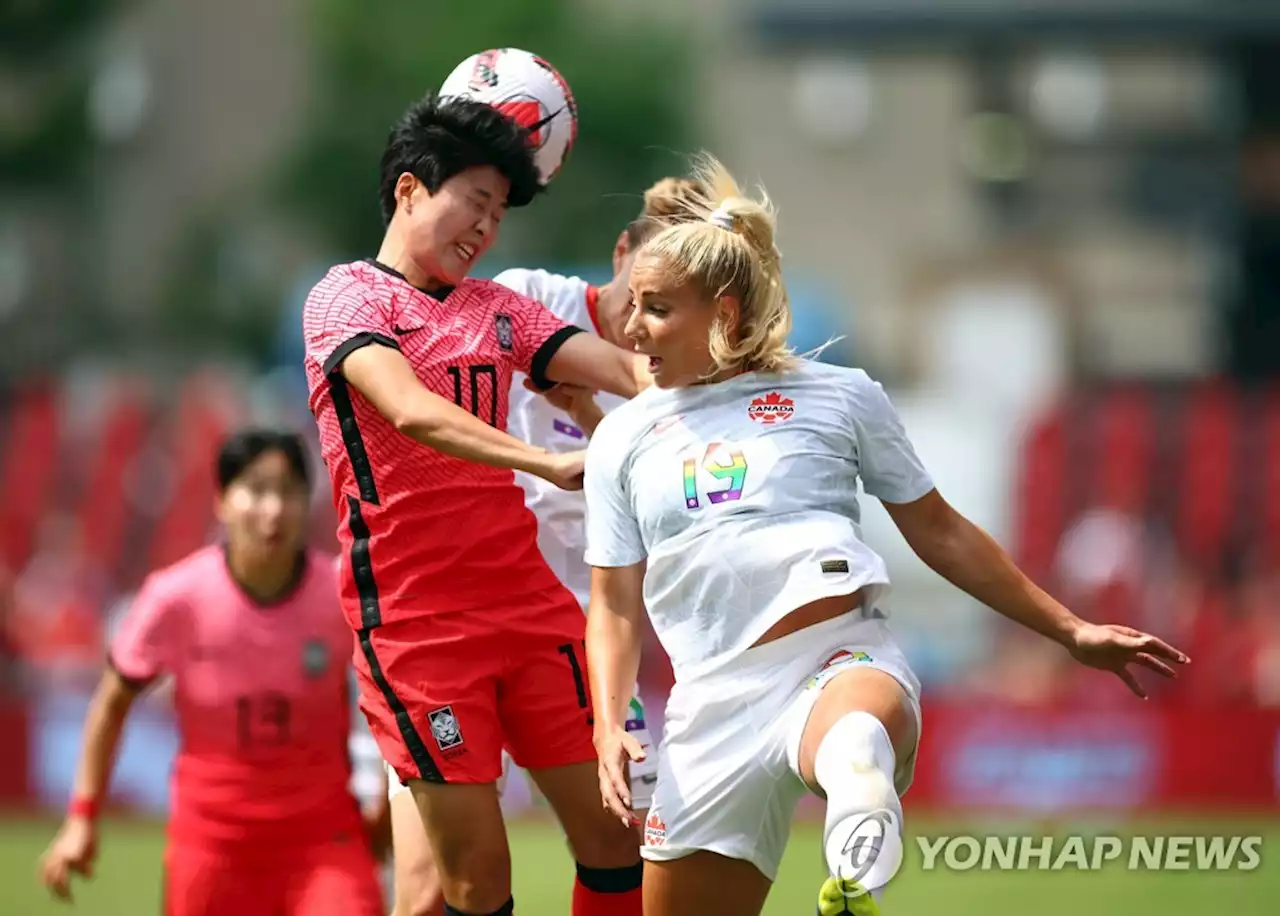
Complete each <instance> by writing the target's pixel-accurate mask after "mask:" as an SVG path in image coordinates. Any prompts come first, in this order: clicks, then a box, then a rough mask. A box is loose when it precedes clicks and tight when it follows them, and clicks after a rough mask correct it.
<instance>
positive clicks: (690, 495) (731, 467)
mask: <svg viewBox="0 0 1280 916" xmlns="http://www.w3.org/2000/svg"><path fill="white" fill-rule="evenodd" d="M722 448H723V443H720V442H712V443H711V444H710V445H708V446H707V449H706V451H705V452H703V455H702V460H701V462H699V460H698V459H696V458H687V459H685V462H684V505H685V508H686V509H698V508H701V506H702V503H701V501H700V500H699V499H698V465H699V463H701V465H702V467H703V469H704V470H705V471H707V473H709V474H710V475H711V476H712V477H714V478H715V479H716V480H722V481H727V482H728V486H727V487H726V488H724V489H722V490H709V491H707V493H706V496H707V499H709V500H711V504H712V505H713V506H714V505H719V504H720V503H725V502H731V501H733V500H736V499H742V488H743V487H744V486H745V485H746V482H747V459H746V458H745V457H744V456H743V454H742V452H741V451H739V450H737V449H729V450H728V451H726V452H721V449H722ZM717 453H720V454H717Z"/></svg>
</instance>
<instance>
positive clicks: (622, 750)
mask: <svg viewBox="0 0 1280 916" xmlns="http://www.w3.org/2000/svg"><path fill="white" fill-rule="evenodd" d="M595 745H596V756H597V758H598V760H599V764H598V767H597V769H598V772H599V775H600V799H601V801H603V802H604V806H605V808H606V809H607V810H608V811H609V812H610V813H612V814H615V815H617V817H618V818H619V819H620V820H621V821H622V823H624V824H626V825H627V826H628V827H634V826H635V825H636V824H638V823H640V821H639V820H638V819H637V818H636V815H635V812H634V811H633V810H632V809H631V783H630V781H629V780H628V779H627V772H628V764H629V763H630V762H631V761H633V760H636V761H639V760H644V758H645V752H644V748H643V747H641V746H640V742H639V741H637V740H636V739H635V736H633V735H632V734H631V733H630V732H628V731H627V730H626V729H625V728H612V729H609V730H608V731H605V732H604V733H603V734H597V735H596V738H595Z"/></svg>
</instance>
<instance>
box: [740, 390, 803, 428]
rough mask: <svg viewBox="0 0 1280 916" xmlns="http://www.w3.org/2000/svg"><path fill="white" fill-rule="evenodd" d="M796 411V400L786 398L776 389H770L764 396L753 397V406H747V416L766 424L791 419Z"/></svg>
mask: <svg viewBox="0 0 1280 916" xmlns="http://www.w3.org/2000/svg"><path fill="white" fill-rule="evenodd" d="M795 412H796V402H795V401H793V400H791V398H784V397H783V396H782V395H780V394H778V392H776V391H770V392H769V393H768V394H766V395H765V396H764V397H762V398H754V399H752V401H751V406H749V407H748V408H747V416H749V417H750V418H751V419H753V420H755V421H756V422H757V423H763V424H764V425H765V426H773V425H774V424H775V423H781V422H783V421H784V420H790V419H791V415H792V414H794V413H795Z"/></svg>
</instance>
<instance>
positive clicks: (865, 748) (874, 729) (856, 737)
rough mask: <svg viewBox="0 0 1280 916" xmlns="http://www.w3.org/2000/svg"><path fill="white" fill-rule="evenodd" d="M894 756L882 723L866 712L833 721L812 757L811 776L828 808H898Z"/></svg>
mask: <svg viewBox="0 0 1280 916" xmlns="http://www.w3.org/2000/svg"><path fill="white" fill-rule="evenodd" d="M894 766H895V757H894V752H893V745H892V743H891V742H890V740H889V735H888V732H886V731H885V727H884V725H882V724H881V723H880V720H879V719H877V718H876V717H875V716H873V715H871V714H869V713H865V712H850V713H847V714H846V715H845V716H843V717H842V718H840V719H839V720H837V721H836V722H835V723H834V724H832V726H831V728H830V729H829V730H828V731H827V734H826V735H824V736H823V738H822V742H821V743H820V744H819V746H818V752H817V754H816V755H815V757H814V766H813V771H814V777H815V778H816V779H817V782H818V784H819V785H820V786H821V787H822V789H823V791H824V792H825V793H826V795H827V804H828V809H831V808H833V807H835V808H840V809H846V810H859V811H875V810H880V809H889V810H897V809H898V808H899V807H900V804H901V803H900V802H899V800H898V793H897V790H896V789H895V788H894V784H893V775H894Z"/></svg>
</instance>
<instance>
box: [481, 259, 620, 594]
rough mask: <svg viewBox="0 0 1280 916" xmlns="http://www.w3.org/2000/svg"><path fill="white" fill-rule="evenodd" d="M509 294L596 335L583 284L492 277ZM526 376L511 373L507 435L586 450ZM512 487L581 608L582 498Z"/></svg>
mask: <svg viewBox="0 0 1280 916" xmlns="http://www.w3.org/2000/svg"><path fill="white" fill-rule="evenodd" d="M494 281H495V282H497V283H501V284H502V285H503V286H505V287H507V288H508V289H512V290H515V291H516V292H518V293H522V294H524V295H526V296H528V297H529V298H531V299H536V300H537V301H538V302H541V303H542V304H543V305H545V306H546V307H547V308H548V309H549V310H550V311H551V312H552V313H553V314H555V316H556V317H557V318H561V319H563V320H564V321H567V322H569V323H570V324H574V325H577V326H578V327H580V328H582V329H584V330H586V331H588V332H590V333H595V334H599V333H600V332H599V329H598V328H597V327H596V321H595V315H594V312H595V301H594V290H593V289H592V288H591V286H590V284H588V283H587V282H586V281H585V280H581V279H579V278H577V277H565V276H561V275H560V274H552V273H548V272H547V271H545V270H507V271H503V272H502V273H500V274H499V275H498V276H496V277H494ZM524 380H525V376H524V375H522V374H521V373H518V372H517V373H515V374H514V377H513V379H512V384H511V402H510V405H511V406H510V410H509V413H508V417H507V432H509V433H511V435H513V436H515V437H516V438H517V439H522V440H524V441H525V442H528V443H530V444H531V445H536V446H538V447H540V448H545V449H546V450H547V451H549V452H574V451H578V450H580V449H583V448H586V446H587V435H586V433H584V432H583V431H582V430H581V429H579V428H578V427H577V426H576V425H575V424H574V422H573V420H572V419H571V418H570V417H569V415H568V414H566V413H565V412H564V411H562V410H557V409H556V408H555V407H553V406H552V405H551V402H550V401H548V400H547V399H546V398H544V397H542V396H541V395H539V394H535V393H534V392H532V391H529V390H528V389H527V388H525V387H524ZM624 403H626V401H625V399H623V398H620V397H617V396H616V395H612V394H609V393H608V392H605V391H601V392H599V393H597V394H596V404H598V405H599V407H600V409H601V410H603V411H605V412H606V413H608V412H609V411H610V410H612V409H614V408H615V407H617V406H618V405H619V404H624ZM516 483H518V484H519V485H520V486H521V488H522V489H523V490H524V492H525V505H527V506H528V507H529V509H530V510H531V511H532V512H533V514H534V515H535V516H537V518H538V548H539V550H541V551H542V556H543V558H544V559H545V560H546V561H547V565H548V566H550V567H551V571H552V572H553V573H555V574H556V577H557V578H558V579H559V580H560V581H561V582H563V583H564V584H565V586H566V587H567V588H568V589H569V590H570V591H572V592H573V594H574V595H575V596H576V597H577V599H578V603H579V604H581V605H582V606H583V607H584V608H585V607H586V606H587V600H588V598H590V596H591V568H590V567H589V566H587V565H586V563H585V562H584V561H583V554H584V553H585V551H586V547H587V539H586V535H585V533H584V518H585V514H586V500H585V499H584V498H583V495H582V494H581V493H571V492H568V491H565V490H561V489H560V488H559V487H557V486H556V485H555V484H552V483H548V482H547V481H545V480H543V479H542V478H541V477H535V476H533V475H532V474H525V473H523V472H520V471H517V472H516Z"/></svg>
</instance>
